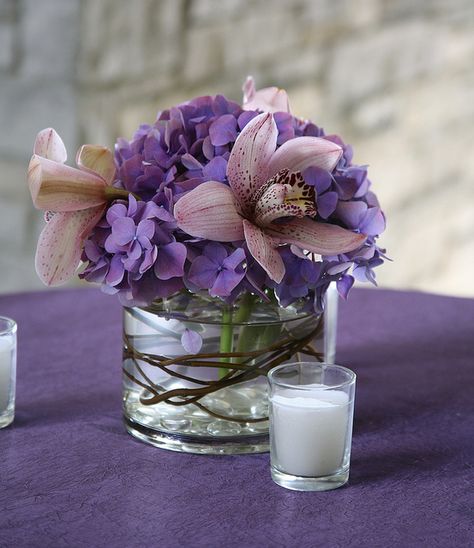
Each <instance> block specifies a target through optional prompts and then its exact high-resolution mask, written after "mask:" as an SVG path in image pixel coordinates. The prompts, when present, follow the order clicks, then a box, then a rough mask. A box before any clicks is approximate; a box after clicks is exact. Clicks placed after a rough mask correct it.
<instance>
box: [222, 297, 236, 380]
mask: <svg viewBox="0 0 474 548" xmlns="http://www.w3.org/2000/svg"><path fill="white" fill-rule="evenodd" d="M233 339H234V326H233V325H232V308H231V307H230V306H226V307H225V308H224V309H223V310H222V327H221V340H220V346H219V351H220V352H222V353H228V352H232V346H233V342H234V341H233ZM219 361H220V362H221V363H228V358H220V360H219ZM228 372H229V370H228V369H227V368H226V367H221V368H220V369H219V379H222V378H223V377H225V376H226V375H227V373H228Z"/></svg>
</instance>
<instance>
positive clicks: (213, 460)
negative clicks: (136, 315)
mask: <svg viewBox="0 0 474 548" xmlns="http://www.w3.org/2000/svg"><path fill="white" fill-rule="evenodd" d="M0 315H7V316H10V317H13V318H14V319H16V320H17V322H18V324H19V353H18V384H17V407H16V409H17V413H16V419H15V422H14V424H13V425H12V426H10V427H8V428H5V429H3V430H0V546H1V547H2V548H3V547H10V546H11V547H15V548H17V547H23V546H35V547H36V546H40V547H41V548H45V547H49V546H51V547H62V546H73V547H82V546H84V547H86V546H87V547H93V546H99V547H103V546H112V547H113V548H118V547H122V546H123V547H127V548H130V547H133V546H160V547H165V548H166V547H174V546H179V547H187V546H190V547H193V548H194V547H199V546H205V547H213V546H216V547H217V546H218V547H233V546H236V547H253V546H260V547H266V546H271V547H280V546H282V547H287V546H289V547H292V546H297V547H304V546H312V547H317V546H323V545H324V546H364V547H367V546H368V547H379V546H380V547H390V546H401V547H403V548H405V547H409V546H416V547H419V546H430V547H432V546H442V547H443V548H446V547H449V546H456V547H460V546H473V545H474V528H473V502H474V495H473V491H472V487H473V481H474V474H473V454H474V435H473V434H474V428H473V426H474V424H473V423H474V421H473V417H474V397H473V396H474V390H473V386H474V363H473V361H474V360H473V356H474V300H469V299H458V298H451V297H441V296H433V295H428V294H422V293H411V292H397V291H388V290H367V289H356V290H354V291H353V293H352V294H351V296H350V298H349V300H348V302H347V303H342V305H341V307H340V323H339V329H338V333H339V340H338V362H339V363H341V364H344V365H347V366H348V367H350V368H352V369H354V370H355V371H356V372H357V375H358V381H357V382H358V386H357V397H356V418H355V427H354V439H353V451H352V461H351V477H350V482H349V484H348V485H347V486H345V487H343V488H341V489H338V490H335V491H329V492H325V493H300V492H293V491H288V490H285V489H283V488H281V487H279V486H277V485H275V484H274V483H273V482H272V480H271V478H270V470H269V456H268V454H262V455H248V456H247V455H245V456H201V455H188V454H180V453H172V452H169V451H165V450H162V449H157V448H154V447H151V446H148V445H145V444H142V443H140V442H138V441H136V440H135V439H133V438H132V437H131V436H130V435H128V434H127V433H126V432H125V430H124V427H123V425H122V419H121V309H120V306H119V304H118V302H117V301H116V300H115V298H113V297H108V296H105V295H103V294H101V293H100V292H99V291H98V290H97V289H78V290H60V291H48V292H42V293H25V294H19V295H8V296H2V297H0Z"/></svg>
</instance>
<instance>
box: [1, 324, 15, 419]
mask: <svg viewBox="0 0 474 548" xmlns="http://www.w3.org/2000/svg"><path fill="white" fill-rule="evenodd" d="M15 384H16V323H15V322H14V321H13V320H10V318H4V317H2V316H0V428H4V427H5V426H8V425H9V424H11V423H12V422H13V418H14V416H15Z"/></svg>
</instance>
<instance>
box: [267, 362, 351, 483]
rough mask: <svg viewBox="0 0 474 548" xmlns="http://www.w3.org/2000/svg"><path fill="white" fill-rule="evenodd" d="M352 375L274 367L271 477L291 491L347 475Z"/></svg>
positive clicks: (319, 367) (301, 366) (326, 368)
mask: <svg viewBox="0 0 474 548" xmlns="http://www.w3.org/2000/svg"><path fill="white" fill-rule="evenodd" d="M355 380H356V376H355V373H353V372H352V371H350V370H349V369H347V368H345V367H341V366H339V365H329V364H325V363H314V362H299V363H293V364H287V365H280V366H278V367H275V368H274V369H272V370H271V371H270V373H269V374H268V382H269V384H270V447H271V448H270V458H271V473H272V478H273V480H274V481H275V483H277V484H278V485H281V486H282V487H286V488H288V489H293V490H296V491H326V490H329V489H335V488H337V487H341V486H342V485H344V484H345V483H346V482H347V481H348V479H349V463H350V453H351V441H352V422H353V414H354V395H355Z"/></svg>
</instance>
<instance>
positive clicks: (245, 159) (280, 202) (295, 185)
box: [174, 113, 366, 283]
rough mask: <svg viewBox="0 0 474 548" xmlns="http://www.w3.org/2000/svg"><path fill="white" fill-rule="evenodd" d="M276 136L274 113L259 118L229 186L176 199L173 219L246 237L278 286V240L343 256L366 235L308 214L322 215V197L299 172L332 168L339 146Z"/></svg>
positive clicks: (241, 139) (196, 231)
mask: <svg viewBox="0 0 474 548" xmlns="http://www.w3.org/2000/svg"><path fill="white" fill-rule="evenodd" d="M277 136H278V130H277V127H276V124H275V121H274V119H273V115H272V114H270V113H263V114H260V115H258V116H256V117H255V118H253V119H252V120H251V121H250V122H249V123H248V124H247V125H246V126H245V128H244V129H243V131H242V132H241V133H240V135H239V136H238V138H237V140H236V142H235V144H234V147H233V148H232V152H231V154H230V157H229V161H228V164H227V179H228V181H229V185H230V187H229V186H227V185H226V184H224V183H220V182H216V181H209V182H205V183H202V184H201V185H199V186H198V187H196V188H195V189H193V190H191V191H190V192H188V193H187V194H185V195H184V196H183V197H182V198H180V199H179V200H178V201H177V202H176V205H175V208H174V216H175V218H176V220H177V222H178V226H179V227H180V228H181V229H182V230H184V231H185V232H187V233H188V234H190V235H191V236H194V237H198V238H207V239H209V240H214V241H219V242H232V241H238V240H243V239H245V241H246V243H247V246H248V249H249V251H250V253H251V254H252V256H253V257H254V258H255V259H256V261H257V262H258V263H259V264H260V265H261V266H262V267H263V268H264V269H265V271H266V272H267V274H268V275H269V276H270V278H271V279H272V280H274V281H276V282H278V283H279V282H281V280H282V279H283V276H284V274H285V265H284V263H283V260H282V258H281V256H280V254H279V253H278V251H277V249H276V248H277V246H278V245H279V244H293V245H296V246H298V247H300V248H301V249H304V250H307V251H310V252H313V253H318V254H321V255H337V254H339V253H345V252H348V251H352V250H354V249H356V248H358V247H360V246H361V245H362V244H363V243H364V241H365V240H366V236H365V235H363V234H357V233H355V232H351V231H350V230H345V229H343V228H341V227H339V226H336V225H331V224H328V223H319V222H316V221H314V220H313V219H311V218H310V217H315V216H316V213H317V210H316V201H315V199H316V196H315V193H314V188H313V187H311V186H309V185H307V184H306V183H305V182H304V179H303V177H302V175H301V172H302V171H304V170H305V169H306V168H308V167H310V166H315V167H319V168H322V169H325V170H327V171H332V170H333V169H334V167H335V166H336V164H337V162H338V160H339V158H340V157H341V154H342V149H341V147H340V146H339V145H337V144H336V143H333V142H331V141H329V140H326V139H322V138H319V137H297V138H295V139H291V140H289V141H287V142H286V143H285V144H283V145H282V146H281V147H279V148H278V149H277V148H276V146H277ZM288 218H289V220H288ZM277 220H279V221H278V222H274V221H277Z"/></svg>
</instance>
